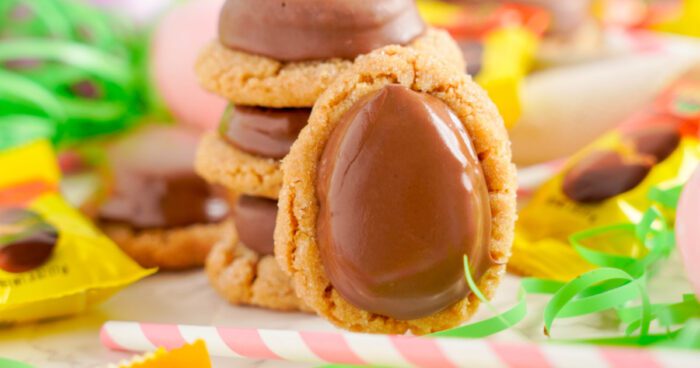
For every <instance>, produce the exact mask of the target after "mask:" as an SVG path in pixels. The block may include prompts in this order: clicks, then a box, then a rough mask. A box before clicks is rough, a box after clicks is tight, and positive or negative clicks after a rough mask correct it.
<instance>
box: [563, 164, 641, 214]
mask: <svg viewBox="0 0 700 368" xmlns="http://www.w3.org/2000/svg"><path fill="white" fill-rule="evenodd" d="M653 165H654V160H653V159H644V157H637V158H636V159H629V160H625V159H624V158H623V157H622V155H621V154H620V153H618V152H614V151H596V152H593V153H591V154H589V155H588V156H586V157H585V158H583V159H582V160H581V161H579V162H578V163H577V164H576V165H575V166H574V167H572V168H571V169H570V170H569V171H568V172H567V173H566V175H565V176H564V183H563V186H562V189H563V191H564V194H565V195H566V196H567V197H569V198H570V199H571V200H574V201H576V202H579V203H597V202H601V201H604V200H606V199H608V198H611V197H614V196H616V195H618V194H621V193H624V192H626V191H628V190H631V189H633V188H634V187H636V186H637V185H639V183H641V182H642V180H644V178H645V177H646V176H647V174H649V171H650V170H651V168H652V166H653Z"/></svg>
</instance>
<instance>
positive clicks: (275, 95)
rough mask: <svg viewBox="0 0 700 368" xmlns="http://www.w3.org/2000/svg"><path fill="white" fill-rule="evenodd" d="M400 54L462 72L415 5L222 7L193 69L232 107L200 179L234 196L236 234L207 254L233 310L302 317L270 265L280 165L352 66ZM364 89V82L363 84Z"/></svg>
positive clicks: (316, 2) (211, 136)
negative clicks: (373, 55)
mask: <svg viewBox="0 0 700 368" xmlns="http://www.w3.org/2000/svg"><path fill="white" fill-rule="evenodd" d="M387 45H401V46H406V48H407V49H412V50H415V51H417V52H422V53H428V54H432V55H434V56H436V57H437V58H439V59H441V60H442V61H443V62H444V65H446V67H447V68H456V69H455V70H464V61H463V59H462V55H461V52H460V50H459V48H458V46H457V45H456V44H455V42H454V41H453V40H452V38H451V37H450V36H449V35H448V34H447V33H445V32H443V31H439V30H435V29H430V28H428V27H426V25H425V23H424V22H423V20H422V19H421V17H420V15H419V14H418V11H417V9H416V5H415V2H414V1H412V0H375V1H343V0H265V1H259V0H228V1H226V2H225V4H224V6H223V8H222V10H221V14H220V19H219V38H218V40H216V41H214V42H212V43H211V44H210V45H209V46H208V47H207V48H206V49H205V50H204V51H203V53H202V55H201V56H200V59H199V61H198V63H197V66H196V71H197V74H198V77H199V79H200V82H201V84H202V85H203V86H204V87H205V88H206V89H208V90H209V91H211V92H213V93H216V94H218V95H220V96H222V97H224V98H226V99H227V100H228V101H230V103H231V105H230V106H229V107H228V109H227V111H226V112H225V113H224V116H223V117H222V121H221V126H220V128H219V130H218V131H216V132H209V133H208V134H206V135H205V136H204V137H203V139H202V141H201V143H200V147H199V150H198V154H197V159H196V170H197V172H198V173H199V175H201V176H202V177H203V178H205V179H206V180H207V181H208V182H209V183H211V184H217V185H221V186H223V187H225V188H226V189H227V190H229V191H231V192H232V193H235V195H237V196H238V199H237V200H236V202H235V204H234V206H233V218H234V223H235V228H236V231H235V233H233V234H232V235H231V236H232V237H234V238H233V239H227V240H226V241H221V242H220V243H219V244H218V245H217V246H215V248H214V249H213V250H212V252H211V253H210V255H209V258H208V260H207V264H206V268H207V273H208V275H209V278H210V280H211V283H212V285H213V286H214V288H215V289H216V290H217V291H218V292H219V293H220V294H221V295H222V296H223V297H225V298H226V299H227V300H228V301H229V302H231V303H233V304H249V305H256V306H262V307H267V308H272V309H278V310H304V309H307V307H306V306H305V303H302V302H301V300H300V299H299V298H298V297H297V294H296V292H295V290H294V288H293V287H292V285H291V282H290V279H289V278H288V276H287V275H286V274H284V273H283V272H282V270H281V269H280V268H279V265H278V263H277V261H276V259H275V257H274V241H273V233H274V231H275V226H276V218H277V200H278V196H279V192H280V188H281V187H282V184H283V183H282V172H281V169H280V163H281V160H282V159H283V158H284V157H285V156H286V155H287V154H288V153H289V150H290V147H291V146H292V144H293V143H294V142H295V141H296V139H297V136H298V134H299V133H300V131H301V130H302V129H303V128H304V127H305V126H306V124H307V121H308V118H309V115H310V114H311V108H312V107H313V105H314V103H315V102H316V100H317V98H318V97H319V96H320V95H321V93H323V92H324V91H325V90H326V89H327V88H328V86H329V85H330V84H331V83H332V82H333V81H334V79H335V78H336V77H337V76H338V75H339V74H340V73H342V72H345V71H348V70H350V69H351V68H352V66H353V63H354V62H355V59H356V58H357V57H358V56H360V55H363V54H367V53H369V52H371V51H372V50H375V49H378V48H381V47H384V46H387ZM363 82H367V81H363V80H360V81H359V83H363Z"/></svg>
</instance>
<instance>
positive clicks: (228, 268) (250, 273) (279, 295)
mask: <svg viewBox="0 0 700 368" xmlns="http://www.w3.org/2000/svg"><path fill="white" fill-rule="evenodd" d="M233 213H234V216H233V219H234V223H235V227H236V229H237V233H236V232H232V233H231V237H230V238H227V239H225V240H224V241H221V242H220V243H219V244H217V245H216V246H215V247H214V249H212V251H211V253H210V254H209V257H208V258H207V264H206V270H207V275H208V276H209V280H210V282H211V284H212V286H213V287H214V288H215V289H216V291H217V292H218V293H219V294H220V295H221V296H223V297H224V298H225V299H226V300H228V301H229V302H230V303H232V304H248V305H254V306H259V307H265V308H270V309H276V310H283V311H293V310H302V311H309V308H308V307H306V305H305V304H304V303H303V302H302V301H301V300H300V299H299V298H298V297H297V295H296V293H295V292H294V289H293V288H292V284H291V282H290V280H289V277H288V276H287V275H285V274H284V273H283V272H282V270H281V269H280V268H279V265H278V264H277V261H276V260H275V256H274V255H273V237H272V234H273V231H274V227H275V219H276V216H277V201H276V200H271V199H266V198H260V197H253V196H245V195H243V196H240V197H239V198H238V200H237V201H236V202H235V205H234V206H233Z"/></svg>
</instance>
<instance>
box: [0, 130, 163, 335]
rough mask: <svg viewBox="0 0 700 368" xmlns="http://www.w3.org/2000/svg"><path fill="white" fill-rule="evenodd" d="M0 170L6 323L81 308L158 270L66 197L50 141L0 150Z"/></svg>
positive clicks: (1, 310) (0, 264)
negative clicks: (139, 262) (120, 244)
mask: <svg viewBox="0 0 700 368" xmlns="http://www.w3.org/2000/svg"><path fill="white" fill-rule="evenodd" d="M0 172H2V173H4V174H3V175H0V325H9V324H14V323H18V322H27V321H34V320H42V319H47V318H54V317H59V316H65V315H70V314H75V313H79V312H82V311H83V310H85V309H86V308H87V307H89V306H90V305H92V304H95V303H99V302H101V301H103V300H104V299H106V298H108V297H109V296H110V295H112V294H113V293H114V292H116V291H118V290H119V289H120V288H122V287H124V286H126V285H128V284H129V283H132V282H134V281H136V280H138V279H140V278H142V277H145V276H147V275H149V274H151V273H153V272H155V270H144V269H143V268H141V267H139V266H138V265H137V264H136V263H135V262H133V261H132V260H131V259H129V258H128V257H127V256H126V255H124V254H123V253H122V252H121V250H120V249H119V248H118V247H117V246H116V245H115V244H114V243H112V242H111V241H110V240H109V239H108V238H107V237H105V236H104V235H102V234H101V233H100V232H99V231H98V230H97V229H96V228H95V227H94V226H93V225H92V224H91V223H90V222H89V221H88V220H86V219H85V218H84V217H83V216H82V215H81V214H79V213H78V212H77V211H76V210H75V209H73V208H72V207H70V206H69V205H68V204H67V203H66V202H65V200H64V199H63V198H62V197H61V195H60V194H59V192H58V186H59V179H60V174H59V170H58V167H57V165H56V160H55V157H54V154H53V151H52V148H51V146H50V144H49V143H48V142H45V141H36V142H35V143H30V144H28V145H24V146H20V147H17V148H12V149H9V150H5V151H2V152H0ZM8 173H11V174H8Z"/></svg>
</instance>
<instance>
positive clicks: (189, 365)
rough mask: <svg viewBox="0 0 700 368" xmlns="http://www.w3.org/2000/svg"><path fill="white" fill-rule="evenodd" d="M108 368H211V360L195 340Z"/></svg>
mask: <svg viewBox="0 0 700 368" xmlns="http://www.w3.org/2000/svg"><path fill="white" fill-rule="evenodd" d="M103 336H104V335H103ZM108 368H211V359H210V358H209V352H208V351H207V346H206V344H205V343H204V341H202V340H197V341H195V342H194V343H192V344H187V345H183V346H181V347H179V348H175V349H172V350H169V351H168V350H165V349H164V348H162V347H161V348H158V350H156V351H154V352H152V353H148V354H144V355H141V356H136V357H134V358H132V359H131V360H130V361H128V362H120V363H119V364H110V365H109V366H108Z"/></svg>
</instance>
